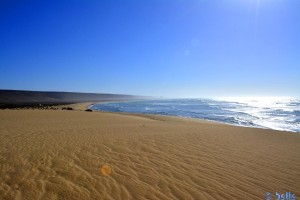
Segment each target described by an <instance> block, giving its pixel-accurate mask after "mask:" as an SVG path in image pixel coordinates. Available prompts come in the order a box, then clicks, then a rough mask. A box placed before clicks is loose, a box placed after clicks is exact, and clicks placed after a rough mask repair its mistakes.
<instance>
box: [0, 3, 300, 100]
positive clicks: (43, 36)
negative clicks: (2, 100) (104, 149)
mask: <svg viewBox="0 0 300 200" xmlns="http://www.w3.org/2000/svg"><path fill="white" fill-rule="evenodd" d="M0 9H1V12H0V26H1V30H0V46H1V47H0V70H1V73H0V89H15V90H36V91H69V92H87V93H116V94H132V95H143V96H158V97H159V96H163V97H182V98H186V97H229V96H239V97H242V96H291V97H300V96H299V94H300V81H299V77H300V76H299V75H300V67H299V66H300V59H299V55H300V37H299V35H300V23H298V21H299V19H300V12H299V11H300V1H293V0H226V1H225V0H221V1H214V0H188V1H183V0H174V1H169V0H167V1H163V2H162V1H158V0H154V1H150V0H146V1H136V0H128V1H119V0H116V1H109V0H104V1H94V0H89V1H81V0H77V1H49V0H46V1H36V0H32V1H24V2H20V1H3V2H1V3H0Z"/></svg>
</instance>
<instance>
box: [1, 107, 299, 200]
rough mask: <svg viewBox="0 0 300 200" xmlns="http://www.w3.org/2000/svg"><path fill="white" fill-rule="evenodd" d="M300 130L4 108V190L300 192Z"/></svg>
mask: <svg viewBox="0 0 300 200" xmlns="http://www.w3.org/2000/svg"><path fill="white" fill-rule="evenodd" d="M299 166H300V135H299V134H296V133H288V132H279V131H272V130H263V129H254V128H242V127H233V126H227V125H222V124H217V123H210V122H203V121H196V120H184V119H179V118H175V117H156V116H133V115H121V114H112V113H100V112H83V111H61V110H54V111H52V110H0V199H82V200H83V199H122V200H126V199H139V200H140V199H141V200H142V199H264V196H265V193H266V192H271V193H275V192H276V191H278V192H282V193H284V192H287V191H290V192H293V193H295V194H296V196H297V197H298V198H299V197H300V184H299V183H300V167H299Z"/></svg>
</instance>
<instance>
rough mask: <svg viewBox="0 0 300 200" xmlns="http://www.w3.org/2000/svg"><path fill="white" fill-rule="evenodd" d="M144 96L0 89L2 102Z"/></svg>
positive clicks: (69, 101) (63, 100)
mask: <svg viewBox="0 0 300 200" xmlns="http://www.w3.org/2000/svg"><path fill="white" fill-rule="evenodd" d="M145 98H146V97H142V96H133V95H122V94H97V93H78V92H46V91H45V92H44V91H23V90H0V103H1V104H18V103H77V102H96V101H114V100H135V99H145Z"/></svg>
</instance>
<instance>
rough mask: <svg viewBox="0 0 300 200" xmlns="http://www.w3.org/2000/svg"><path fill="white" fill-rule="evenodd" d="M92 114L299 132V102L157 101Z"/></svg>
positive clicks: (108, 105)
mask: <svg viewBox="0 0 300 200" xmlns="http://www.w3.org/2000/svg"><path fill="white" fill-rule="evenodd" d="M90 108H91V109H92V110H101V111H108V112H128V113H142V114H158V115H171V116H179V117H186V118H196V119H204V120H210V121H216V122H221V123H226V124H231V125H237V126H246V127H258V128H267V129H275V130H283V131H291V132H300V99H296V98H275V97H274V98H273V97H269V98H219V99H160V100H141V101H128V102H109V103H100V104H95V105H92V106H91V107H90Z"/></svg>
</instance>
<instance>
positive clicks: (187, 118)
mask: <svg viewBox="0 0 300 200" xmlns="http://www.w3.org/2000/svg"><path fill="white" fill-rule="evenodd" d="M112 102H123V101H112ZM126 102H127V101H126ZM101 103H111V102H109V101H108V102H107V101H103V102H99V103H97V102H94V103H93V104H90V105H89V106H87V108H89V107H90V106H92V105H94V104H101ZM79 104H80V103H79ZM92 110H93V109H92ZM93 112H104V113H118V114H125V115H134V116H143V115H146V116H147V115H148V116H161V117H176V118H179V119H185V120H198V121H204V122H211V123H217V124H224V125H229V126H235V127H245V128H255V129H263V130H274V131H282V132H288V133H297V134H300V132H299V131H298V132H297V131H289V130H278V129H272V128H268V127H262V126H246V125H240V124H231V123H226V122H221V121H214V120H209V119H201V118H193V117H184V116H176V115H161V114H147V113H130V112H109V111H102V110H93Z"/></svg>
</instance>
